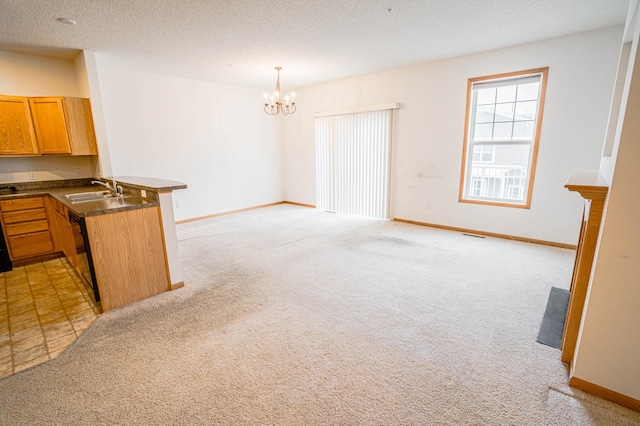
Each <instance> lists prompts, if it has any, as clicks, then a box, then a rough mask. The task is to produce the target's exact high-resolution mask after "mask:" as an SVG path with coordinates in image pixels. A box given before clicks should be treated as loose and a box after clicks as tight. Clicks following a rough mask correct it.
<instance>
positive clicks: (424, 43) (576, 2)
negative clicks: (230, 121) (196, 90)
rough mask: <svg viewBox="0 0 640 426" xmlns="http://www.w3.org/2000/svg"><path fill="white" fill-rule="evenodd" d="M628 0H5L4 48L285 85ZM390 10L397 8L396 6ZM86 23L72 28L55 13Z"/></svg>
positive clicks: (506, 35)
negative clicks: (83, 52)
mask: <svg viewBox="0 0 640 426" xmlns="http://www.w3.org/2000/svg"><path fill="white" fill-rule="evenodd" d="M627 5H628V0H340V1H339V0H309V1H301V0H262V1H259V0H182V1H176V0H0V49H4V50H11V51H22V52H27V53H33V54H41V55H50V56H54V57H58V58H65V59H69V58H73V57H74V56H75V54H77V49H87V50H93V51H96V52H99V53H100V62H101V63H105V64H110V65H117V66H121V67H126V68H133V69H139V70H145V71H151V72H159V73H162V74H170V75H179V76H184V77H188V78H195V79H200V80H210V81H216V82H221V83H229V84H237V85H243V86H249V87H261V88H265V87H266V88H271V87H272V86H273V84H274V82H275V76H276V75H275V71H274V70H273V67H274V66H276V65H279V66H282V67H284V69H283V71H282V84H283V88H294V87H299V86H304V85H308V84H314V83H318V82H322V81H328V80H334V79H338V78H344V77H349V76H355V75H361V74H367V73H371V72H376V71H383V70H388V69H393V68H398V67H403V66H409V65H415V64H419V63H424V62H428V61H431V60H437V59H443V58H449V57H454V56H460V55H465V54H470V53H475V52H481V51H486V50H491V49H496V48H502V47H508V46H513V45H518V44H522V43H528V42H532V41H537V40H543V39H547V38H552V37H558V36H563V35H567V34H573V33H579V32H583V31H589V30H593V29H598V28H604V27H610V26H614V25H621V24H624V20H625V16H626V12H627ZM389 9H391V10H389ZM59 17H65V18H70V19H74V20H76V21H77V25H75V26H71V25H65V24H61V23H59V22H58V21H57V18H59Z"/></svg>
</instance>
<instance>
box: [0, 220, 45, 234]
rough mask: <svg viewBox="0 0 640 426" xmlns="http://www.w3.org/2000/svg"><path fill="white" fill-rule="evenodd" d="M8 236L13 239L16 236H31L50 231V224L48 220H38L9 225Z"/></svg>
mask: <svg viewBox="0 0 640 426" xmlns="http://www.w3.org/2000/svg"><path fill="white" fill-rule="evenodd" d="M6 228H7V229H6V231H7V236H8V237H12V236H14V235H21V234H31V233H33V232H40V231H48V230H49V222H47V221H46V220H36V221H34V222H22V223H14V224H11V225H7V227H6Z"/></svg>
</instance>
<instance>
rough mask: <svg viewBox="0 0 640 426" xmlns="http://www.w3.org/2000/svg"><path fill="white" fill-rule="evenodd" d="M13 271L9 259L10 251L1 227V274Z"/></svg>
mask: <svg viewBox="0 0 640 426" xmlns="http://www.w3.org/2000/svg"><path fill="white" fill-rule="evenodd" d="M12 269H13V264H12V263H11V259H10V258H9V250H8V249H7V242H6V241H5V239H4V234H3V233H2V227H1V226H0V272H5V271H10V270H12Z"/></svg>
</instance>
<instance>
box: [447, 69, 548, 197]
mask: <svg viewBox="0 0 640 426" xmlns="http://www.w3.org/2000/svg"><path fill="white" fill-rule="evenodd" d="M547 71H548V68H541V69H536V70H528V71H521V72H516V73H510V74H503V75H496V76H489V77H479V78H472V79H469V84H468V89H467V90H468V92H467V99H468V101H467V115H466V124H465V127H466V129H465V140H464V156H463V163H462V177H461V183H460V201H462V202H471V203H482V204H495V205H502V206H509V207H521V208H529V205H530V203H531V192H532V190H533V178H534V174H535V165H536V156H537V152H538V140H539V138H540V126H541V123H542V110H543V107H544V95H545V88H546V81H547Z"/></svg>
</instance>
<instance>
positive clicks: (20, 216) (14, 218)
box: [2, 208, 47, 225]
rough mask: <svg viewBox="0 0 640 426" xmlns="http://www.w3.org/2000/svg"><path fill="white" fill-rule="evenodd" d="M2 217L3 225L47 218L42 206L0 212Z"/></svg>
mask: <svg viewBox="0 0 640 426" xmlns="http://www.w3.org/2000/svg"><path fill="white" fill-rule="evenodd" d="M2 218H3V219H4V224H5V225H9V224H11V223H19V222H31V221H34V220H47V212H46V211H45V210H44V208H42V209H34V210H24V211H19V212H9V213H2Z"/></svg>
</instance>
